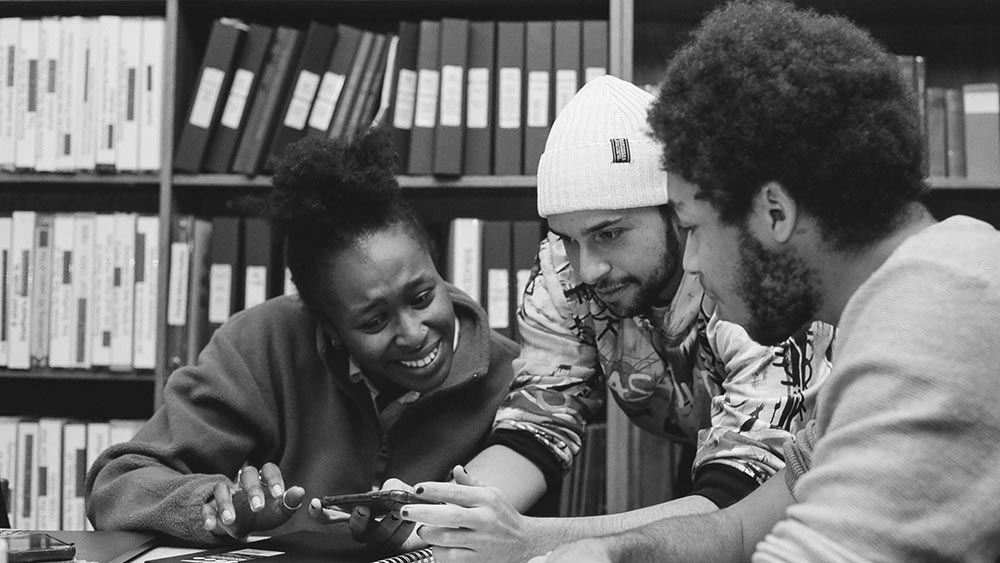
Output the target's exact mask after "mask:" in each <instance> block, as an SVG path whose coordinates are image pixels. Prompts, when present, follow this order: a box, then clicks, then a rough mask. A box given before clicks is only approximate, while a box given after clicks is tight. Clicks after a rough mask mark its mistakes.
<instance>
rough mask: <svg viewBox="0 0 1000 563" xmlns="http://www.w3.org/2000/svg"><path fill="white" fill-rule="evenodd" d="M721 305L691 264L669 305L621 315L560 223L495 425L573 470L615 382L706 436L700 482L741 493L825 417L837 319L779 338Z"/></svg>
mask: <svg viewBox="0 0 1000 563" xmlns="http://www.w3.org/2000/svg"><path fill="white" fill-rule="evenodd" d="M714 309H715V306H714V303H713V302H712V301H711V299H710V298H709V297H707V296H706V295H705V294H704V292H703V290H702V288H701V285H700V284H699V282H698V280H697V278H696V277H695V276H693V275H688V276H685V278H684V279H683V280H682V282H681V283H680V286H679V287H678V289H677V292H676V294H675V295H674V298H673V301H672V302H671V303H670V305H669V307H662V308H655V309H653V310H651V311H650V312H648V313H647V314H644V315H640V316H636V317H631V318H619V317H617V316H615V315H614V313H612V312H611V311H610V310H609V309H608V308H607V306H606V305H605V304H604V303H602V302H601V301H600V300H599V299H598V298H597V297H596V296H595V295H594V293H593V291H592V290H591V288H590V287H589V286H586V285H585V284H583V283H582V281H581V280H580V278H579V276H578V275H577V274H576V273H575V272H574V270H573V268H572V267H571V266H570V264H569V261H568V259H567V257H566V252H565V249H564V246H563V243H562V242H561V241H560V240H559V239H558V237H556V235H553V234H551V233H550V234H549V238H547V239H546V240H543V241H542V243H541V245H540V247H539V251H538V257H537V262H536V264H535V268H534V269H533V270H532V273H531V277H530V280H529V282H528V285H527V287H526V289H525V292H524V296H523V303H522V305H521V307H520V310H519V313H518V322H519V328H520V331H521V339H522V342H523V347H522V350H521V354H520V356H519V357H518V358H517V359H516V360H514V364H513V367H514V382H513V384H512V387H511V392H510V393H509V394H508V396H507V397H506V399H505V400H504V402H503V404H502V406H501V408H500V409H499V411H498V412H497V417H496V421H495V424H494V430H495V431H496V432H497V434H498V435H503V434H504V433H510V432H516V433H520V434H521V435H525V434H524V433H527V435H530V436H531V437H533V438H534V440H535V441H537V443H538V444H540V445H541V446H542V447H543V448H544V449H545V450H546V451H548V452H550V453H551V455H552V456H554V457H555V459H556V460H557V461H558V463H559V465H560V466H561V468H562V469H563V470H564V471H565V470H567V469H568V468H569V466H570V464H571V463H572V460H573V457H574V456H575V455H576V453H577V452H578V451H579V450H580V446H581V440H582V436H583V430H584V427H585V425H586V423H587V422H588V421H590V420H591V419H592V418H593V417H594V416H595V414H597V413H598V412H600V410H601V408H602V406H603V402H604V400H605V397H606V393H605V392H604V387H605V386H606V387H607V389H608V390H609V391H610V393H611V396H613V397H614V399H615V401H616V402H617V403H618V405H619V406H620V407H621V408H622V410H623V411H624V412H625V413H626V414H627V415H628V416H629V418H630V419H631V420H632V421H633V422H634V423H635V424H636V425H638V426H639V427H641V428H643V429H645V430H647V431H649V432H652V433H654V434H657V435H660V436H664V437H667V438H670V439H673V440H676V441H682V442H687V443H694V444H697V453H696V455H695V461H694V467H693V469H692V471H693V474H694V476H695V481H694V487H695V492H696V493H700V494H704V496H706V497H708V498H709V499H711V500H713V501H714V502H716V504H720V505H722V504H728V503H729V502H733V501H735V500H737V498H734V497H742V496H743V495H745V494H746V493H748V492H749V491H750V490H752V489H753V488H754V487H755V486H756V485H759V484H761V483H763V482H764V481H765V480H766V479H767V478H768V477H770V476H771V475H773V474H774V473H775V472H776V471H778V470H779V469H781V468H782V467H784V459H783V456H782V444H783V442H784V441H785V439H787V438H788V437H789V436H791V435H792V434H793V433H794V432H796V431H797V430H799V429H800V428H802V427H803V426H804V424H805V423H806V422H807V421H808V420H809V419H811V418H812V417H813V416H814V414H815V413H814V408H813V407H814V405H815V399H816V394H817V392H818V389H819V383H820V382H821V381H822V380H823V378H825V377H826V375H827V374H828V373H829V372H830V368H831V363H830V359H829V357H830V351H831V344H832V340H833V337H834V328H833V327H831V326H829V325H826V324H823V323H820V322H814V323H812V325H811V326H810V327H809V328H808V330H802V331H800V332H799V333H798V334H796V335H795V336H794V337H792V338H790V339H789V340H787V341H785V342H784V343H782V344H781V345H780V346H774V347H768V346H762V345H760V344H757V343H756V342H754V341H753V340H751V339H750V338H749V336H748V335H747V333H746V332H745V331H744V330H743V329H742V328H741V327H739V326H738V325H735V324H733V323H729V322H726V321H722V320H720V319H719V318H718V317H717V316H716V315H715V314H714ZM522 443H523V441H522ZM535 458H536V459H537V456H536V457H535ZM713 472H714V473H715V477H714V478H712V477H711V475H712V474H713ZM720 475H722V477H721V478H722V480H723V481H729V484H728V485H723V486H722V488H723V489H728V492H726V493H724V494H722V495H721V496H720V495H719V494H717V493H706V492H702V491H704V490H707V489H714V488H717V487H718V486H719V485H718V483H719V478H720ZM727 476H728V477H727ZM700 480H704V482H703V483H702V485H701V490H699V481H700ZM733 481H736V482H738V483H733ZM708 482H711V483H713V484H712V485H707V484H706V483H708ZM740 483H742V484H740ZM734 488H735V489H739V490H736V491H734V490H733V489H734ZM723 497H725V498H723Z"/></svg>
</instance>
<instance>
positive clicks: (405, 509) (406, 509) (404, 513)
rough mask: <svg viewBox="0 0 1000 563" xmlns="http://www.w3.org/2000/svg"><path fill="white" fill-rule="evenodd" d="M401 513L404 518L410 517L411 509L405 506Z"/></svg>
mask: <svg viewBox="0 0 1000 563" xmlns="http://www.w3.org/2000/svg"><path fill="white" fill-rule="evenodd" d="M399 513H400V514H402V515H403V518H409V517H410V509H409V508H404V509H402V510H400V511H399Z"/></svg>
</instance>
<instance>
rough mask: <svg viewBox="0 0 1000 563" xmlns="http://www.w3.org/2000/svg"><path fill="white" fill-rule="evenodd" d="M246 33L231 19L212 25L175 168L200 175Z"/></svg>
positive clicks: (244, 27) (243, 28) (176, 150)
mask: <svg viewBox="0 0 1000 563" xmlns="http://www.w3.org/2000/svg"><path fill="white" fill-rule="evenodd" d="M247 31H248V28H247V26H246V24H244V23H243V22H240V21H239V20H235V19H232V18H219V19H217V20H215V22H214V23H213V24H212V31H211V34H210V35H209V38H208V46H207V47H205V54H204V56H203V57H202V59H201V69H200V70H199V71H198V80H197V82H196V83H197V87H196V90H195V92H194V95H193V97H192V98H191V103H190V104H189V106H188V107H189V109H188V113H187V119H186V120H185V121H184V127H183V129H182V130H181V135H180V139H179V141H178V143H177V146H176V147H175V153H174V168H175V169H177V170H180V171H183V172H194V173H197V172H201V170H202V165H203V163H204V160H205V156H206V154H207V149H208V144H209V141H210V139H211V137H212V133H213V132H214V131H215V129H216V127H217V125H218V123H219V118H220V116H221V114H222V105H223V103H224V102H225V95H226V93H227V92H228V91H229V85H230V83H231V82H232V80H233V66H234V65H235V64H236V57H237V56H238V54H239V50H240V48H241V47H242V45H243V40H244V38H245V37H246V34H247Z"/></svg>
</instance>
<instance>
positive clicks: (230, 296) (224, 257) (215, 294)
mask: <svg viewBox="0 0 1000 563" xmlns="http://www.w3.org/2000/svg"><path fill="white" fill-rule="evenodd" d="M242 240H243V236H242V224H241V219H240V218H239V217H213V218H212V242H211V250H210V254H209V257H210V260H211V261H210V266H209V273H208V276H209V278H208V309H207V310H206V311H204V312H203V313H204V317H203V321H204V322H203V323H202V324H203V325H204V326H205V327H206V329H205V331H204V334H203V335H202V336H203V337H204V338H205V340H204V342H201V343H200V346H198V347H197V348H198V350H201V348H203V347H204V345H205V344H207V343H208V339H210V338H211V335H212V333H213V332H214V331H215V330H216V329H218V328H219V327H220V326H222V323H224V322H226V320H228V319H229V317H230V316H231V315H232V314H233V313H235V312H236V311H238V310H239V309H240V308H241V306H242V304H243V292H242V286H241V285H240V278H241V276H240V273H241V269H240V254H241V253H242V251H241V248H240V244H241V241H242Z"/></svg>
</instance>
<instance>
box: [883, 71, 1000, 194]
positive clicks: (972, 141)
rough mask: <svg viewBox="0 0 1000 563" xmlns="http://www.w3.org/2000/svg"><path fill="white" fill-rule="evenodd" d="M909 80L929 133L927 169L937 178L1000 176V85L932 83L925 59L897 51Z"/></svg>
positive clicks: (926, 140) (927, 140) (926, 151)
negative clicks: (899, 53) (933, 85)
mask: <svg viewBox="0 0 1000 563" xmlns="http://www.w3.org/2000/svg"><path fill="white" fill-rule="evenodd" d="M897 60H898V61H899V64H900V70H901V72H902V75H903V79H904V81H905V82H906V83H907V84H909V85H910V86H911V87H912V89H913V92H914V94H915V96H916V98H917V103H918V108H919V112H920V117H921V120H922V127H923V132H924V138H925V145H926V146H925V154H926V156H927V159H926V163H927V169H926V172H927V174H928V175H929V176H931V177H935V178H969V179H972V180H985V181H988V182H996V181H998V180H1000V85H998V84H997V83H989V82H986V83H969V84H963V85H962V86H961V87H949V88H943V87H927V85H926V62H925V60H924V57H922V56H919V55H898V56H897Z"/></svg>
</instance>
